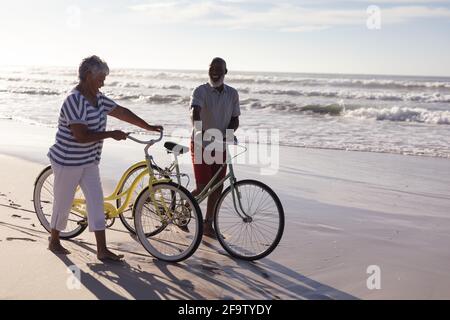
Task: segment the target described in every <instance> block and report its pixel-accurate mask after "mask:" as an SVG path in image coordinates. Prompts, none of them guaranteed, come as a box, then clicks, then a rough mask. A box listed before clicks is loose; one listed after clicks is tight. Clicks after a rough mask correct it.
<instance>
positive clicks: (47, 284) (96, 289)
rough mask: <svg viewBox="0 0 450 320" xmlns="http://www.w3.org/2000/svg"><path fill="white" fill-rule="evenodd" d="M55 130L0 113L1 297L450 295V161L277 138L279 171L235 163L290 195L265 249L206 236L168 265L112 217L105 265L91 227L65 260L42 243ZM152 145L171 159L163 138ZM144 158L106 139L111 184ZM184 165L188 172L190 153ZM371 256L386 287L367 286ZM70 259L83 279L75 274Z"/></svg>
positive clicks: (240, 171)
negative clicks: (39, 199)
mask: <svg viewBox="0 0 450 320" xmlns="http://www.w3.org/2000/svg"><path fill="white" fill-rule="evenodd" d="M54 133H55V129H54V128H46V127H41V126H33V125H28V124H24V123H19V122H15V121H11V120H0V136H1V137H2V142H1V143H0V163H1V166H0V230H1V231H0V255H1V257H2V259H1V262H0V298H2V299H450V276H449V274H448V270H449V269H450V251H449V249H448V244H449V243H450V188H449V186H450V160H449V159H443V158H431V157H417V156H403V155H393V154H381V153H367V152H349V151H335V150H320V149H304V148H294V147H280V155H282V156H280V167H279V170H278V172H277V173H276V174H275V175H261V172H260V170H259V169H260V168H258V167H257V166H252V165H236V174H237V177H238V178H241V179H244V178H253V179H258V180H261V181H263V182H265V183H266V184H268V185H270V186H271V187H272V188H273V189H274V190H275V191H276V192H277V194H278V195H279V197H280V199H281V201H282V203H283V206H284V210H285V214H286V227H285V232H284V236H283V238H282V240H281V242H280V245H279V247H278V248H277V249H276V250H275V251H274V252H273V253H272V254H271V255H269V256H268V257H266V258H264V259H262V260H260V261H257V262H254V263H249V262H244V261H239V260H235V259H233V258H231V257H230V256H228V255H227V254H226V253H225V251H224V250H223V249H222V248H221V247H220V245H219V243H218V242H216V241H214V240H208V239H204V240H203V242H202V244H201V246H200V247H199V249H198V250H197V252H196V253H195V254H194V256H192V257H191V258H189V259H187V260H185V261H183V262H181V263H178V264H168V263H165V262H161V261H158V260H156V259H154V258H153V257H151V256H150V255H149V254H148V253H147V252H146V251H145V250H144V249H143V248H142V247H141V245H140V244H139V243H138V241H137V240H136V239H134V238H133V237H131V236H130V234H129V233H128V232H126V230H125V228H124V227H123V226H122V225H121V223H120V221H116V223H115V224H114V226H113V227H112V228H111V229H109V230H108V231H107V239H108V242H109V244H110V246H111V248H112V249H113V250H116V251H118V252H120V253H122V254H124V255H125V263H123V264H103V263H102V262H100V261H98V260H97V259H96V255H95V241H94V237H93V234H91V233H89V232H87V231H85V232H84V233H83V234H82V235H80V236H79V237H77V238H76V239H74V240H73V241H66V242H65V245H66V246H67V247H68V248H69V250H71V251H72V254H70V255H68V256H66V257H58V256H55V255H54V254H52V253H51V252H50V251H48V250H47V237H48V234H47V232H46V231H45V229H44V228H43V227H42V226H41V225H40V224H39V221H38V220H37V218H36V215H35V213H34V209H33V203H32V191H33V183H34V180H35V178H36V176H37V175H38V174H39V172H40V171H41V170H42V169H43V168H44V166H45V165H46V163H47V158H46V153H47V150H48V147H49V146H50V144H51V143H52V141H53V138H54ZM171 140H173V141H176V142H180V141H179V140H178V139H176V138H171ZM181 142H183V141H181ZM154 154H155V157H156V158H158V157H159V158H161V159H162V160H161V161H162V162H163V163H164V161H167V160H168V156H167V155H166V154H165V153H164V151H163V149H162V144H161V145H157V146H155V147H154ZM141 157H142V150H141V147H140V146H139V145H136V144H133V143H132V142H130V141H127V142H114V141H107V142H106V143H105V146H104V152H103V158H102V166H101V170H102V175H103V177H104V180H103V181H104V188H105V190H106V191H108V190H110V189H111V186H112V182H113V181H114V180H115V179H117V178H118V177H119V176H120V173H121V172H122V171H123V170H124V169H125V168H126V167H127V166H128V165H129V164H131V163H132V162H133V161H139V160H141ZM182 169H183V171H185V172H186V173H189V174H190V175H191V176H192V169H191V167H190V164H189V156H185V159H183V163H182ZM193 184H194V182H193V180H191V183H190V188H191V189H192V187H193ZM372 265H376V266H379V268H380V271H381V288H380V289H374V290H370V289H369V288H368V287H367V283H366V281H367V279H368V277H369V276H370V275H369V274H368V273H367V268H368V267H369V266H372ZM72 266H76V267H77V268H79V270H80V272H81V285H80V286H79V287H78V286H74V285H73V283H71V282H70V281H71V278H70V276H71V273H70V269H68V268H72Z"/></svg>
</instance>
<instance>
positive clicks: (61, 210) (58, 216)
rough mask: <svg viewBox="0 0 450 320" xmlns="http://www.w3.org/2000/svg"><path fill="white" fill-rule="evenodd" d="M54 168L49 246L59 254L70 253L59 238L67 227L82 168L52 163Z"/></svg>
mask: <svg viewBox="0 0 450 320" xmlns="http://www.w3.org/2000/svg"><path fill="white" fill-rule="evenodd" d="M52 170H53V177H54V180H53V214H52V219H51V222H50V227H51V229H52V230H51V236H50V239H49V245H48V248H49V249H50V250H51V251H52V252H54V253H58V254H68V253H70V252H69V251H68V250H66V249H65V248H64V247H63V246H62V245H61V242H60V240H59V233H60V232H61V231H63V230H64V229H65V228H66V227H67V220H68V218H69V214H70V209H71V207H72V202H73V198H74V196H75V192H76V189H77V186H78V183H79V181H80V179H81V174H82V169H80V168H76V167H73V168H72V167H64V166H60V165H57V164H54V163H52Z"/></svg>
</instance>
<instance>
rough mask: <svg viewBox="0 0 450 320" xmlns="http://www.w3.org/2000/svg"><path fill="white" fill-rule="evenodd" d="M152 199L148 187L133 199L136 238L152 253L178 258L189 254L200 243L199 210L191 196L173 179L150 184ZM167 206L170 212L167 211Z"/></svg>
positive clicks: (171, 259) (164, 258)
mask: <svg viewBox="0 0 450 320" xmlns="http://www.w3.org/2000/svg"><path fill="white" fill-rule="evenodd" d="M153 191H154V197H155V201H152V200H151V198H150V192H149V189H148V187H147V188H145V189H144V190H143V191H142V192H141V194H140V195H139V196H138V198H137V200H136V205H135V207H134V227H135V230H136V234H137V236H138V238H139V241H140V242H141V243H142V245H143V246H144V248H145V249H146V250H147V251H148V252H149V253H150V254H151V255H153V256H154V257H156V258H158V259H161V260H164V261H168V262H178V261H181V260H184V259H186V258H188V257H190V256H191V255H192V254H193V253H194V252H195V250H197V248H198V246H199V245H200V241H201V238H202V234H203V223H202V221H203V220H202V214H201V211H200V208H199V206H198V204H197V201H195V199H194V197H193V196H192V195H191V193H190V192H189V191H187V190H186V189H185V188H184V187H182V186H179V185H177V184H175V183H173V182H159V183H155V184H154V185H153ZM167 209H169V212H170V213H171V216H168V215H167V213H166V212H167V211H166V210H167Z"/></svg>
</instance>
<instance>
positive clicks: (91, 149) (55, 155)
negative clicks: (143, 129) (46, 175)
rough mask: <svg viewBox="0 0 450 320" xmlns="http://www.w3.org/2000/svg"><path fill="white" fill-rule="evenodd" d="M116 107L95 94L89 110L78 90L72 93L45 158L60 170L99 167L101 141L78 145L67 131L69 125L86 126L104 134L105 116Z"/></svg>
mask: <svg viewBox="0 0 450 320" xmlns="http://www.w3.org/2000/svg"><path fill="white" fill-rule="evenodd" d="M116 106H117V104H116V103H115V102H114V101H113V100H111V99H109V98H107V97H106V96H104V95H103V94H102V93H98V94H97V107H95V106H92V105H91V104H90V103H89V101H88V100H87V99H86V98H85V97H84V96H83V95H82V94H81V93H80V92H79V91H78V90H75V89H74V90H72V92H71V93H70V94H69V96H68V97H67V98H66V100H65V101H64V103H63V105H62V107H61V112H60V114H59V120H58V131H57V132H56V139H55V144H54V145H53V146H51V147H50V150H49V152H48V154H47V156H48V157H49V158H50V160H51V161H52V162H55V163H56V164H59V165H62V166H88V165H91V164H98V163H99V162H100V157H101V153H102V147H103V140H99V141H96V142H88V143H80V142H77V140H76V139H75V137H74V136H73V134H72V131H71V130H70V125H71V124H75V123H79V124H85V125H87V127H88V130H89V131H93V132H103V131H105V130H106V116H107V115H108V114H109V113H110V112H111V111H112V110H113V109H114V108H115V107H116Z"/></svg>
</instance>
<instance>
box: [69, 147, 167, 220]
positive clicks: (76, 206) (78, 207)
mask: <svg viewBox="0 0 450 320" xmlns="http://www.w3.org/2000/svg"><path fill="white" fill-rule="evenodd" d="M152 161H153V158H152V157H151V156H150V155H146V160H145V161H140V162H137V163H135V164H134V165H132V166H131V167H129V168H128V169H127V170H126V171H125V172H124V173H123V174H122V177H121V178H120V180H119V182H118V183H117V185H116V187H115V189H114V191H113V192H112V193H111V194H110V195H109V196H107V197H105V198H104V199H103V201H104V203H103V206H104V210H105V213H106V215H107V217H108V218H110V219H112V218H115V217H117V216H119V215H120V214H121V213H122V212H124V211H125V209H126V208H127V207H128V205H129V204H130V202H131V198H132V195H133V192H134V191H135V190H136V188H137V186H138V184H139V182H140V181H141V180H142V179H144V177H145V176H146V175H149V176H150V179H149V185H148V186H149V190H150V195H151V197H152V201H154V202H156V200H155V197H154V192H153V184H154V183H156V182H168V181H170V179H157V178H156V177H155V174H154V170H153V168H152V166H151V162H152ZM144 164H145V165H146V166H147V168H146V169H145V170H143V171H142V172H141V173H140V174H139V175H138V176H137V177H136V178H135V179H134V181H133V182H132V184H131V186H130V187H129V188H128V189H126V190H125V191H123V192H121V193H119V190H121V189H122V188H123V186H124V183H125V179H126V177H127V176H128V175H129V174H130V173H131V172H132V171H133V170H135V169H136V168H138V167H141V166H142V165H144ZM123 197H125V201H124V203H123V204H122V205H121V206H120V207H119V208H117V207H116V206H114V205H112V204H111V203H109V202H107V201H114V200H117V199H121V198H123ZM85 204H86V200H85V199H74V201H73V204H72V210H73V211H75V212H77V213H79V214H82V215H84V216H86V215H87V213H86V210H85V209H84V206H85ZM163 207H164V209H165V210H166V213H168V214H169V215H170V212H168V210H167V208H166V205H165V203H163Z"/></svg>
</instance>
